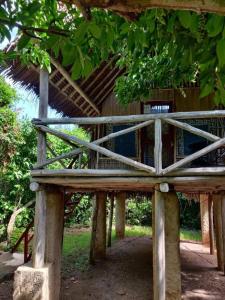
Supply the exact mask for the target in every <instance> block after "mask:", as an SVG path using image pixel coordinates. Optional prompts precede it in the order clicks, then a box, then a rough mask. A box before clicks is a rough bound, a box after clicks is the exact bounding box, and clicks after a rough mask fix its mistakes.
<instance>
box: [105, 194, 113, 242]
mask: <svg viewBox="0 0 225 300" xmlns="http://www.w3.org/2000/svg"><path fill="white" fill-rule="evenodd" d="M109 197H110V212H109V226H108V241H107V246H108V247H111V245H112V224H113V211H114V193H112V194H111V195H110V196H109Z"/></svg>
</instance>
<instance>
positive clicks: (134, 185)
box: [31, 110, 225, 193]
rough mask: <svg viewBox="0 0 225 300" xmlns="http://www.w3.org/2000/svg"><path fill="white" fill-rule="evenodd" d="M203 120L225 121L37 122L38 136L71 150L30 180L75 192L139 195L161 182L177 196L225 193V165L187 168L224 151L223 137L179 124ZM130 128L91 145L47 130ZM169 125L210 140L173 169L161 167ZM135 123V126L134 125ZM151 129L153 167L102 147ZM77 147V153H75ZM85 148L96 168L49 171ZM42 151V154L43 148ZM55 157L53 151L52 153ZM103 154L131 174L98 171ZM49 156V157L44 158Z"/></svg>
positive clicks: (172, 116) (173, 117)
mask: <svg viewBox="0 0 225 300" xmlns="http://www.w3.org/2000/svg"><path fill="white" fill-rule="evenodd" d="M204 118H210V119H213V118H217V119H218V118H225V111H224V110H223V111H222V110H219V111H206V112H184V113H165V114H163V113H162V114H149V115H133V116H119V117H117V116H112V117H96V118H71V119H66V118H62V119H35V120H34V121H33V123H34V125H35V127H36V128H37V129H38V130H39V132H40V136H42V137H43V136H46V134H51V135H54V136H56V137H58V138H60V139H62V140H63V141H65V142H67V143H69V144H70V145H71V146H72V150H71V151H70V152H68V153H65V154H62V155H58V156H57V155H55V157H53V158H51V159H46V158H45V159H44V160H43V159H42V160H41V161H39V163H38V164H37V165H36V166H34V170H32V171H31V176H32V181H33V182H38V183H41V184H51V185H58V186H62V187H64V188H65V187H67V188H68V189H73V190H75V191H102V190H104V191H115V190H125V191H138V192H151V191H153V190H154V189H155V186H156V185H157V184H159V183H168V184H169V185H171V188H172V189H174V190H175V191H181V192H187V193H192V192H215V191H219V190H224V186H225V166H224V164H222V165H221V166H219V165H214V166H212V167H203V166H202V167H198V168H184V167H185V166H187V165H189V164H190V163H191V162H193V161H194V160H196V159H199V158H202V157H204V156H205V155H207V154H208V153H210V152H211V153H213V151H218V149H221V147H222V148H224V145H225V137H224V133H223V134H222V135H221V134H216V135H215V134H214V133H212V132H208V131H206V130H202V129H199V128H197V127H194V126H192V125H190V124H188V123H186V122H183V121H182V122H181V120H188V119H204ZM108 123H111V124H127V123H128V124H129V123H130V124H132V125H131V126H130V127H128V128H126V129H122V130H120V131H117V132H113V133H110V134H108V135H106V136H103V137H100V138H98V139H96V140H94V141H92V142H87V141H84V140H80V139H79V138H77V137H75V136H71V135H68V134H65V133H64V132H62V131H59V130H56V129H52V128H50V127H48V125H51V124H77V125H90V124H94V125H95V126H99V125H100V124H108ZM163 123H167V124H170V125H171V126H174V127H177V128H179V129H182V130H186V131H188V132H190V133H191V134H194V135H197V136H200V137H201V138H204V139H206V140H208V141H209V143H208V144H207V146H205V147H204V148H202V149H200V150H198V151H195V152H194V153H192V154H190V155H187V156H186V157H184V158H182V159H180V160H178V161H175V162H174V163H172V164H171V165H169V166H167V167H165V168H163V163H162V160H163V159H162V157H163V155H162V154H163V152H162V151H163V150H162V144H163V141H162V124H163ZM133 124H134V125H133ZM150 124H154V129H153V130H154V137H155V142H154V167H153V166H149V165H147V164H144V163H142V162H140V161H135V160H134V159H131V158H128V157H125V156H123V155H120V154H117V153H115V152H113V151H111V150H109V149H107V148H105V147H104V146H100V145H101V144H103V143H105V142H108V141H109V140H111V139H113V138H116V137H118V136H122V135H124V134H127V133H130V132H133V131H137V130H140V129H141V128H144V127H146V126H149V125H150ZM77 146H78V147H79V148H77ZM84 149H87V150H88V151H90V150H91V151H92V152H95V153H97V154H96V158H97V159H96V161H97V163H96V165H94V166H93V169H87V166H86V167H84V168H83V169H81V168H80V167H78V168H77V169H65V168H64V167H63V169H59V170H50V169H46V167H48V166H49V165H51V164H52V163H54V162H56V161H58V162H60V163H61V164H62V165H63V160H64V159H72V160H74V159H77V160H78V159H79V156H80V155H82V153H83V151H84ZM40 151H42V152H43V149H41V148H40ZM51 152H53V153H54V151H51ZM99 155H102V156H104V157H107V158H109V159H111V160H114V161H117V162H119V163H122V164H123V165H125V166H127V167H128V168H129V169H100V168H98V160H99ZM45 156H46V154H45Z"/></svg>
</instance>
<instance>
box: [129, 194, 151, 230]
mask: <svg viewBox="0 0 225 300" xmlns="http://www.w3.org/2000/svg"><path fill="white" fill-rule="evenodd" d="M126 220H127V224H130V225H148V226H150V225H151V224H152V202H151V201H150V199H149V198H146V197H144V198H142V199H140V200H135V199H131V200H129V201H128V202H127V209H126Z"/></svg>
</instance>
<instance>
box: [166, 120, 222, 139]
mask: <svg viewBox="0 0 225 300" xmlns="http://www.w3.org/2000/svg"><path fill="white" fill-rule="evenodd" d="M164 121H166V122H167V123H169V124H171V125H174V126H175V127H179V128H181V129H183V130H187V131H188V132H191V133H193V134H195V135H198V136H201V137H203V138H205V139H207V140H209V141H212V142H216V141H218V140H220V137H218V136H216V135H214V134H211V133H209V132H207V131H204V130H201V129H199V128H196V127H193V126H191V125H189V124H187V123H182V122H179V121H176V120H173V119H164Z"/></svg>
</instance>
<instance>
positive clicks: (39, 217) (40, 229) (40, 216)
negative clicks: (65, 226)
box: [33, 69, 48, 268]
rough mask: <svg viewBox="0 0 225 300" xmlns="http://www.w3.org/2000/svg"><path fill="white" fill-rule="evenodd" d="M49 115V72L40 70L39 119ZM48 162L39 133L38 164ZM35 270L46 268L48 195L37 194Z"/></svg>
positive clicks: (43, 142) (39, 192)
mask: <svg viewBox="0 0 225 300" xmlns="http://www.w3.org/2000/svg"><path fill="white" fill-rule="evenodd" d="M47 114H48V72H47V71H45V70H42V69H41V70H40V101H39V115H38V116H39V118H46V117H47ZM45 160H46V134H45V133H43V132H40V133H38V153H37V162H38V163H43V162H44V161H45ZM34 228H35V233H34V244H33V245H34V246H33V248H34V251H33V252H34V255H33V266H34V268H42V267H43V266H44V255H45V240H46V193H45V191H44V190H43V191H38V192H36V205H35V221H34Z"/></svg>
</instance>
